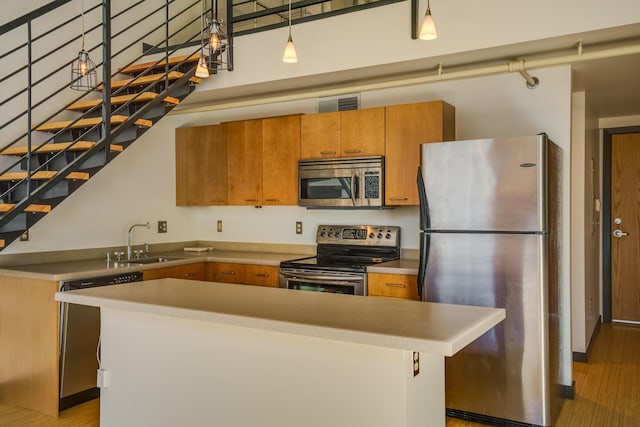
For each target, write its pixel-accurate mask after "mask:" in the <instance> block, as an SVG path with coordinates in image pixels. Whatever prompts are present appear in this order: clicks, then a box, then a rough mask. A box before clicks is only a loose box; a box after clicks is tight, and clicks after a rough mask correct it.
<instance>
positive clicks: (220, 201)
mask: <svg viewBox="0 0 640 427" xmlns="http://www.w3.org/2000/svg"><path fill="white" fill-rule="evenodd" d="M211 201H212V202H213V203H224V199H212V200H211Z"/></svg>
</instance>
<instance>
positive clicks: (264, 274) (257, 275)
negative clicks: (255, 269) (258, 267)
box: [256, 273, 270, 277]
mask: <svg viewBox="0 0 640 427" xmlns="http://www.w3.org/2000/svg"><path fill="white" fill-rule="evenodd" d="M269 276H270V274H269V273H256V277H269Z"/></svg>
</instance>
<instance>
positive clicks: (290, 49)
mask: <svg viewBox="0 0 640 427" xmlns="http://www.w3.org/2000/svg"><path fill="white" fill-rule="evenodd" d="M282 62H286V63H287V64H293V63H296V62H298V55H297V54H296V47H295V46H294V45H293V38H291V31H289V39H288V40H287V47H285V49H284V55H282Z"/></svg>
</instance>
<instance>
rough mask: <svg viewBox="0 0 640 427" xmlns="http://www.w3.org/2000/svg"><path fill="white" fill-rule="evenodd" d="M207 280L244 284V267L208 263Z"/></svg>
mask: <svg viewBox="0 0 640 427" xmlns="http://www.w3.org/2000/svg"><path fill="white" fill-rule="evenodd" d="M208 278H209V280H210V281H212V282H224V283H244V282H245V265H244V264H232V263H226V262H213V263H210V264H209V271H208Z"/></svg>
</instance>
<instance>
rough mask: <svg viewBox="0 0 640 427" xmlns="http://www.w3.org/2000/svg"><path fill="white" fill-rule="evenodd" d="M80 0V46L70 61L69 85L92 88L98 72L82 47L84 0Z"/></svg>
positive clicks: (96, 83) (72, 87) (76, 87)
mask: <svg viewBox="0 0 640 427" xmlns="http://www.w3.org/2000/svg"><path fill="white" fill-rule="evenodd" d="M81 1H82V14H81V19H82V48H81V49H80V52H78V58H76V59H75V60H74V61H73V62H72V63H71V85H70V86H69V87H70V88H71V89H73V90H85V91H89V90H93V89H95V88H96V86H97V85H98V72H97V71H96V64H95V63H94V62H93V61H92V60H91V58H90V57H89V52H87V51H86V50H85V49H84V0H81Z"/></svg>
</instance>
